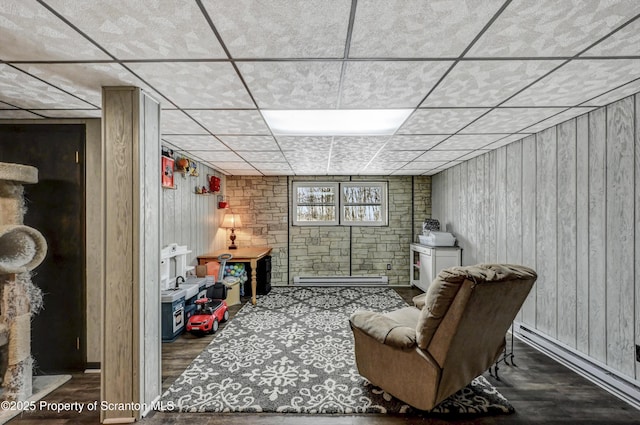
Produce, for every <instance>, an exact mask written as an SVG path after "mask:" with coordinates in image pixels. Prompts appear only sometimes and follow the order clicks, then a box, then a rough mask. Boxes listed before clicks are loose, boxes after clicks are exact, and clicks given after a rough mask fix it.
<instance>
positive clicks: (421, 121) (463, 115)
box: [398, 108, 489, 134]
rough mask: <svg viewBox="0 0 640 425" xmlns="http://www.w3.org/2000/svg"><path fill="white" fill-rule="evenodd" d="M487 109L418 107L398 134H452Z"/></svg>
mask: <svg viewBox="0 0 640 425" xmlns="http://www.w3.org/2000/svg"><path fill="white" fill-rule="evenodd" d="M488 110H489V109H486V108H477V109H418V110H416V111H415V112H414V113H413V115H411V116H410V117H409V119H408V120H407V122H405V123H404V125H403V126H402V127H400V130H398V133H400V134H452V133H455V132H456V131H458V130H460V129H461V128H462V127H464V126H465V125H467V124H469V123H470V122H471V121H473V120H475V119H476V118H478V117H479V116H480V115H482V114H484V113H485V112H487V111H488Z"/></svg>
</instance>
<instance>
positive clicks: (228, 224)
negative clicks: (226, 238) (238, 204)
mask: <svg viewBox="0 0 640 425" xmlns="http://www.w3.org/2000/svg"><path fill="white" fill-rule="evenodd" d="M240 226H242V221H241V220H240V215H239V214H233V213H232V212H228V213H226V214H225V216H224V220H222V227H225V228H228V229H231V245H230V246H229V249H237V248H238V247H237V245H236V243H235V241H236V234H235V230H236V227H240Z"/></svg>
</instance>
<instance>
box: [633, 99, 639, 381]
mask: <svg viewBox="0 0 640 425" xmlns="http://www.w3.org/2000/svg"><path fill="white" fill-rule="evenodd" d="M634 100H635V111H634V115H635V122H636V127H635V139H636V143H635V164H636V165H635V167H636V168H635V174H636V181H635V187H636V195H635V199H636V205H635V216H636V218H635V235H636V241H635V244H636V246H635V255H636V258H635V271H636V275H635V281H636V288H638V286H639V285H640V224H638V223H640V95H635V96H634ZM635 305H636V313H635V324H636V331H635V332H636V347H637V346H640V290H638V289H636V300H635ZM635 376H636V380H640V362H639V361H636V375H635Z"/></svg>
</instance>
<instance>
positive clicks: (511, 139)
mask: <svg viewBox="0 0 640 425" xmlns="http://www.w3.org/2000/svg"><path fill="white" fill-rule="evenodd" d="M527 136H528V135H527V134H510V135H508V136H507V137H503V138H502V139H500V140H496V141H495V142H493V143H491V144H489V145H487V146H484V147H483V149H497V148H500V147H502V146H506V145H509V144H511V143H513V142H517V141H518V140H522V139H524V138H525V137H527Z"/></svg>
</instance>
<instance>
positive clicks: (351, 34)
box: [0, 0, 640, 175]
mask: <svg viewBox="0 0 640 425" xmlns="http://www.w3.org/2000/svg"><path fill="white" fill-rule="evenodd" d="M0 5H1V6H0V40H2V42H1V43H0V119H43V118H93V117H96V118H97V117H100V115H101V110H100V106H101V87H102V86H114V85H134V86H138V87H141V88H143V89H144V90H145V91H147V92H148V93H150V94H151V95H152V96H153V97H155V98H156V99H157V100H158V101H159V102H161V105H162V108H163V110H162V115H161V120H162V122H161V125H162V140H163V144H165V145H167V146H169V147H172V148H173V149H174V150H176V151H177V152H178V154H185V155H187V156H189V157H191V158H193V159H195V160H198V161H201V162H203V163H206V164H207V165H209V166H211V167H213V168H215V169H217V170H219V171H220V172H222V173H224V174H228V175H425V174H426V175H431V174H435V173H437V172H439V171H441V170H443V169H446V168H448V167H451V166H453V165H455V164H457V163H459V162H460V161H464V160H466V159H469V158H472V157H474V156H477V155H480V154H482V153H484V152H487V151H489V150H491V149H495V148H498V147H500V146H504V145H506V144H508V143H511V142H513V141H516V140H519V139H522V138H523V137H526V136H527V135H528V134H531V133H535V132H538V131H541V130H543V129H545V128H548V127H550V126H552V125H555V124H557V123H559V122H562V121H565V120H568V119H570V118H572V117H575V116H578V115H582V114H585V113H587V112H589V111H591V110H593V109H595V108H596V107H599V106H603V105H606V104H608V103H611V102H613V101H615V100H617V99H620V98H622V97H624V96H627V95H630V94H633V93H636V92H638V91H640V19H638V17H639V16H640V15H639V14H640V1H637V0H536V1H531V0H513V1H505V0H482V1H477V0H466V1H465V0H431V1H426V0H193V1H189V0H140V1H134V0H100V1H98V0H83V1H77V0H41V1H37V0H2V1H1V3H0ZM396 108H398V109H405V108H409V109H412V110H413V112H412V113H411V115H409V117H408V118H407V120H406V121H405V122H404V123H403V124H402V125H401V126H400V128H399V129H398V130H397V131H396V132H395V133H394V134H393V135H391V136H366V135H358V136H344V135H326V136H324V135H323V136H274V134H273V132H272V131H271V129H270V128H269V126H268V125H267V123H266V122H265V120H264V117H263V111H266V110H270V109H284V110H288V109H290V110H296V109H396Z"/></svg>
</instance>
